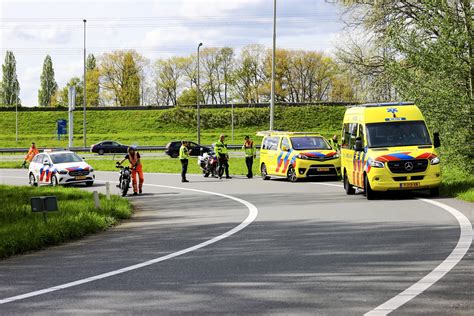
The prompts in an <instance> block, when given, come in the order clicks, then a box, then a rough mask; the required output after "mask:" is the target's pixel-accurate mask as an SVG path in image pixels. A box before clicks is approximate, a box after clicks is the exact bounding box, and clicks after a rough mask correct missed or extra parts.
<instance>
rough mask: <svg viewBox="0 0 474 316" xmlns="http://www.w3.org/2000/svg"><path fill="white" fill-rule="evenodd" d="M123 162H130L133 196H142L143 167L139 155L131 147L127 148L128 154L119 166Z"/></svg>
mask: <svg viewBox="0 0 474 316" xmlns="http://www.w3.org/2000/svg"><path fill="white" fill-rule="evenodd" d="M125 160H128V161H129V162H130V169H132V185H133V195H138V194H139V193H140V194H142V192H143V191H142V188H143V181H144V180H145V178H144V177H143V167H142V162H141V160H140V153H139V152H138V151H137V150H135V148H133V147H129V148H128V154H127V155H126V156H125V157H124V158H123V160H122V161H120V162H119V164H122V163H123V162H124V161H125ZM137 174H138V180H139V183H138V188H137Z"/></svg>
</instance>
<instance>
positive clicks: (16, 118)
mask: <svg viewBox="0 0 474 316" xmlns="http://www.w3.org/2000/svg"><path fill="white" fill-rule="evenodd" d="M15 142H16V143H17V144H18V96H16V100H15Z"/></svg>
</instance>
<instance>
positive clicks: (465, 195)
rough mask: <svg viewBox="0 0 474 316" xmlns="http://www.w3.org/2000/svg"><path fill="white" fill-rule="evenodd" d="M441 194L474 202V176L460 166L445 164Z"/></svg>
mask: <svg viewBox="0 0 474 316" xmlns="http://www.w3.org/2000/svg"><path fill="white" fill-rule="evenodd" d="M441 195H443V196H448V197H455V198H458V199H461V200H464V201H469V202H474V176H473V175H472V174H469V173H468V172H467V171H465V170H462V169H461V168H459V167H453V166H444V167H443V182H442V184H441Z"/></svg>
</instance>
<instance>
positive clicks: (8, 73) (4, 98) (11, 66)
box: [0, 51, 20, 106]
mask: <svg viewBox="0 0 474 316" xmlns="http://www.w3.org/2000/svg"><path fill="white" fill-rule="evenodd" d="M2 72H3V80H2V82H1V89H0V92H1V94H0V105H1V106H15V104H18V103H19V95H20V84H19V83H18V78H17V75H16V60H15V55H13V52H11V51H7V52H6V54H5V63H4V64H3V65H2Z"/></svg>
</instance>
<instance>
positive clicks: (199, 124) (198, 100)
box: [196, 43, 202, 144]
mask: <svg viewBox="0 0 474 316" xmlns="http://www.w3.org/2000/svg"><path fill="white" fill-rule="evenodd" d="M201 46H202V43H199V45H198V48H197V84H196V86H197V91H196V103H197V142H198V144H201V105H200V103H201V100H200V96H201V90H200V86H199V79H200V78H199V48H200V47H201Z"/></svg>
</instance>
